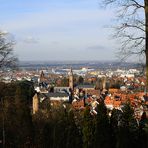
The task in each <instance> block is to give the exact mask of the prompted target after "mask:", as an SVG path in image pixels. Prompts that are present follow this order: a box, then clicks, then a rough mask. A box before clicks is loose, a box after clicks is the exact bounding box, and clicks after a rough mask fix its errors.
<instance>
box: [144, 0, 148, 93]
mask: <svg viewBox="0 0 148 148" xmlns="http://www.w3.org/2000/svg"><path fill="white" fill-rule="evenodd" d="M144 2H145V37H146V39H145V57H146V88H147V91H148V0H144Z"/></svg>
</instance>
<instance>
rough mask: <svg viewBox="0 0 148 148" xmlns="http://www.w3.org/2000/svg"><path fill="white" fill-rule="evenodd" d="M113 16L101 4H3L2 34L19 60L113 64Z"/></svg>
mask: <svg viewBox="0 0 148 148" xmlns="http://www.w3.org/2000/svg"><path fill="white" fill-rule="evenodd" d="M113 16H114V14H113V12H112V11H111V10H109V9H107V10H104V9H101V8H100V7H99V1H98V0H42V1H41V0H24V1H21V0H0V20H1V21H0V30H3V31H4V30H6V31H8V32H10V33H11V34H13V35H14V37H15V40H16V45H15V47H14V51H15V54H16V55H17V56H18V58H19V59H20V60H112V59H115V55H114V53H115V52H116V50H115V47H116V43H115V42H114V41H113V40H111V39H110V34H111V31H112V30H111V29H108V28H106V27H105V26H108V25H109V24H111V23H112V19H113Z"/></svg>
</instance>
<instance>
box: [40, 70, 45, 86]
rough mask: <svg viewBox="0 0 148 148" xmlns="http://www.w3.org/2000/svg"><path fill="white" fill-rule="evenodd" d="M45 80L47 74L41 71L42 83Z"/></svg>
mask: <svg viewBox="0 0 148 148" xmlns="http://www.w3.org/2000/svg"><path fill="white" fill-rule="evenodd" d="M44 81H45V74H44V72H43V71H41V74H40V83H42V82H44Z"/></svg>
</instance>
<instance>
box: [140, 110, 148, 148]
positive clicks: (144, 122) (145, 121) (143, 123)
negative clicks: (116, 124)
mask: <svg viewBox="0 0 148 148" xmlns="http://www.w3.org/2000/svg"><path fill="white" fill-rule="evenodd" d="M139 143H140V146H141V148H146V147H148V118H147V116H146V112H143V114H142V116H141V120H140V122H139Z"/></svg>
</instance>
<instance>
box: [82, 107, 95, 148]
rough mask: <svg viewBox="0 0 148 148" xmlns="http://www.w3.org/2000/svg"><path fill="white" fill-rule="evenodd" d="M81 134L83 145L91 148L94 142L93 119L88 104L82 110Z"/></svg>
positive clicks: (85, 147)
mask: <svg viewBox="0 0 148 148" xmlns="http://www.w3.org/2000/svg"><path fill="white" fill-rule="evenodd" d="M82 135H83V137H82V138H83V147H84V148H92V147H93V143H94V120H93V117H92V115H91V114H90V109H89V107H88V106H87V107H86V109H85V111H84V116H83V125H82Z"/></svg>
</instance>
